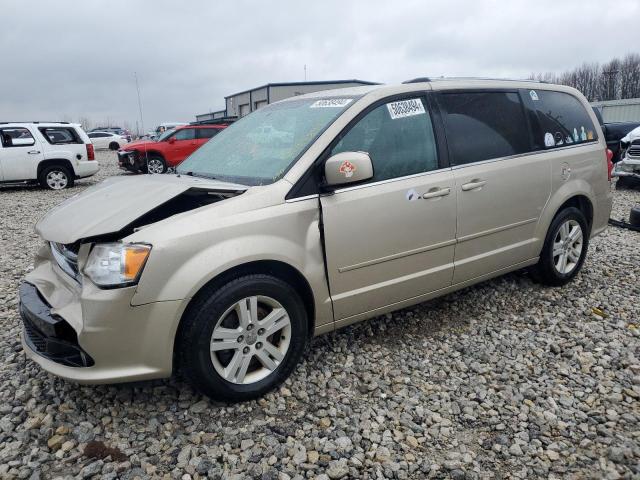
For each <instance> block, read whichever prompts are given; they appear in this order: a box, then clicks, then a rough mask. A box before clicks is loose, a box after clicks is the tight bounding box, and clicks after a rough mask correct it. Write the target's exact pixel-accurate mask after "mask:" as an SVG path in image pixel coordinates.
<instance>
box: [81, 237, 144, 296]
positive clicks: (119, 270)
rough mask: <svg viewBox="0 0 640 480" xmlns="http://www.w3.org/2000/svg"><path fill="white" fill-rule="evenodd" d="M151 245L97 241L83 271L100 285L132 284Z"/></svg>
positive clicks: (140, 271)
mask: <svg viewBox="0 0 640 480" xmlns="http://www.w3.org/2000/svg"><path fill="white" fill-rule="evenodd" d="M150 251H151V245H145V244H142V243H128V244H125V243H99V244H97V245H95V246H94V247H93V249H92V250H91V253H90V254H89V258H88V259H87V264H86V265H85V267H84V273H85V275H87V276H88V277H89V278H90V279H91V281H92V282H93V283H95V284H96V285H98V286H101V287H124V286H127V285H133V284H134V283H136V282H137V281H138V279H139V278H140V274H141V273H142V270H143V269H144V264H145V263H146V261H147V257H148V256H149V252H150Z"/></svg>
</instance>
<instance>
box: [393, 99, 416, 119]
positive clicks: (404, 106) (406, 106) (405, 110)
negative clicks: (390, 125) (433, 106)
mask: <svg viewBox="0 0 640 480" xmlns="http://www.w3.org/2000/svg"><path fill="white" fill-rule="evenodd" d="M387 109H388V110H389V115H391V118H392V119H393V120H395V119H397V118H404V117H411V116H412V115H422V114H424V113H425V111H424V105H422V101H421V100H420V99H418V98H412V99H411V100H401V101H399V102H391V103H387Z"/></svg>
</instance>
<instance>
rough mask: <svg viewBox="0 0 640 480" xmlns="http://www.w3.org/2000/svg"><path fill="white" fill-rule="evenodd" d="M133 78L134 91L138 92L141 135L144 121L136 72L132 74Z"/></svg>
mask: <svg viewBox="0 0 640 480" xmlns="http://www.w3.org/2000/svg"><path fill="white" fill-rule="evenodd" d="M133 76H134V78H135V79H136V91H137V92H138V110H139V111H140V127H141V128H142V133H143V134H144V120H143V119H142V100H141V99H140V85H139V84H138V74H137V72H133ZM136 123H138V122H136ZM139 134H140V132H138V135H139Z"/></svg>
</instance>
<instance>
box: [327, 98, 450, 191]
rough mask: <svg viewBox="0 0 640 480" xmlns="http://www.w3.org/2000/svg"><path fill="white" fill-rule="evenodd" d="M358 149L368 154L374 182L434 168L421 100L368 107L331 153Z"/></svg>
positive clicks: (428, 119) (435, 161) (430, 133)
mask: <svg viewBox="0 0 640 480" xmlns="http://www.w3.org/2000/svg"><path fill="white" fill-rule="evenodd" d="M358 151H359V152H367V153H368V154H369V156H370V157H371V162H372V163H373V173H374V177H373V179H372V181H374V182H375V181H380V180H387V179H390V178H398V177H404V176H407V175H412V174H415V173H422V172H427V171H430V170H435V169H437V168H438V156H437V153H436V144H435V139H434V134H433V126H432V124H431V117H430V115H429V111H428V110H427V108H426V106H425V104H424V100H423V99H421V98H410V99H405V100H399V101H393V102H389V103H385V104H383V105H380V106H379V107H377V108H375V109H373V110H371V111H370V112H369V113H367V114H366V115H365V116H364V117H363V118H362V119H361V120H359V121H358V123H356V124H355V125H354V126H353V127H352V128H351V130H349V131H348V132H347V133H346V134H345V136H344V137H342V139H341V140H340V142H339V143H338V144H337V145H336V146H335V147H334V148H333V150H332V151H331V154H332V155H333V154H336V153H340V152H358Z"/></svg>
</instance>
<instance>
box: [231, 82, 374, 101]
mask: <svg viewBox="0 0 640 480" xmlns="http://www.w3.org/2000/svg"><path fill="white" fill-rule="evenodd" d="M345 83H359V84H361V85H380V84H379V83H378V82H369V81H367V80H357V79H352V80H317V81H313V82H277V83H266V84H264V85H260V86H259V87H254V88H249V89H247V90H243V91H241V92H237V93H232V94H231V95H227V96H226V97H224V98H225V100H226V99H227V98H230V97H235V96H236V95H242V94H243V93H248V92H253V91H255V90H260V89H263V88H268V87H296V86H301V85H339V84H345Z"/></svg>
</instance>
